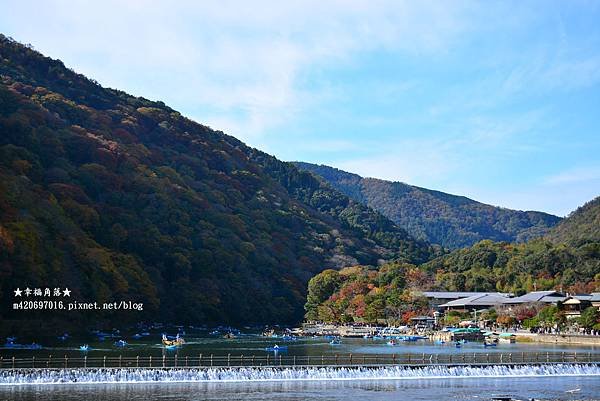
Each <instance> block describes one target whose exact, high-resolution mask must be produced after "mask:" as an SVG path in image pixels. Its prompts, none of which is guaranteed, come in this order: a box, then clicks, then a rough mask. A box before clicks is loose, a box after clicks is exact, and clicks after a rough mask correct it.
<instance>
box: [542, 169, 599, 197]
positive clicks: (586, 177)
mask: <svg viewBox="0 0 600 401" xmlns="http://www.w3.org/2000/svg"><path fill="white" fill-rule="evenodd" d="M580 182H588V183H589V184H590V185H592V186H593V187H595V188H596V190H597V191H598V194H600V165H593V166H579V167H573V168H569V169H566V170H564V171H561V172H560V173H558V174H554V175H551V176H549V177H546V178H545V180H544V183H545V184H547V185H560V184H569V183H580Z"/></svg>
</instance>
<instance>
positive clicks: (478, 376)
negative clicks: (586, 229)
mask: <svg viewBox="0 0 600 401" xmlns="http://www.w3.org/2000/svg"><path fill="white" fill-rule="evenodd" d="M125 339H126V340H127V341H128V342H129V345H128V346H127V347H125V348H118V347H115V346H114V345H113V344H112V342H113V341H114V339H111V340H109V339H107V340H105V341H97V340H94V339H92V338H80V339H69V340H67V341H59V340H56V338H48V339H45V340H43V341H39V342H38V343H41V344H42V345H43V346H44V348H43V349H41V350H15V349H0V356H2V357H3V358H5V361H6V360H7V359H8V358H11V357H12V356H16V357H17V358H27V357H31V356H36V358H44V357H47V356H48V355H54V356H55V357H59V356H62V355H68V356H69V357H71V356H73V357H76V356H82V355H83V354H84V353H82V352H80V351H79V349H78V347H79V345H81V344H83V343H88V344H89V345H90V346H91V347H92V350H91V351H89V352H87V353H86V354H85V355H88V356H89V357H98V356H104V355H108V356H113V357H114V356H118V355H123V357H126V356H135V355H140V356H148V355H153V356H160V355H162V354H164V353H165V352H168V353H169V355H174V353H177V355H178V356H179V357H180V358H183V357H185V356H188V355H189V356H190V357H193V356H197V355H198V354H199V353H202V354H204V355H208V354H214V355H227V354H231V355H240V354H244V355H247V356H248V355H257V356H258V355H265V354H267V353H268V352H267V351H265V347H269V346H273V345H275V344H279V345H282V344H283V345H287V346H288V351H287V353H288V355H299V356H300V355H311V356H312V355H332V354H343V353H352V354H355V355H360V354H367V355H368V354H391V353H395V354H399V355H400V354H405V353H411V354H420V353H426V354H430V353H438V354H444V353H452V354H460V353H468V354H473V353H483V352H485V353H494V352H515V353H517V352H562V351H564V352H575V351H576V352H578V353H579V352H581V353H584V354H587V353H592V354H597V353H600V348H599V347H592V346H565V345H554V344H536V343H517V344H501V345H499V346H498V347H497V348H492V349H490V348H483V346H482V345H481V343H468V344H465V345H464V346H463V347H462V348H455V347H453V346H448V345H435V344H433V343H431V342H429V341H418V342H407V343H403V342H401V343H400V344H399V345H398V346H388V345H387V344H386V341H385V340H371V339H369V340H367V339H344V340H343V343H342V344H341V345H337V346H332V345H330V344H329V342H328V340H327V339H324V338H305V339H299V340H297V341H286V342H284V341H282V340H281V339H274V338H264V337H259V336H243V337H240V338H236V339H230V340H227V339H223V338H220V337H210V336H206V335H205V334H204V335H202V334H199V335H196V336H195V335H193V334H188V335H187V336H186V341H187V343H186V345H185V346H184V347H182V348H181V349H178V350H177V351H165V350H164V348H163V347H161V345H160V335H159V334H158V333H153V334H152V335H151V336H149V337H146V338H143V339H141V340H132V339H128V338H125ZM452 369H454V370H452ZM456 369H458V370H456ZM461 369H462V370H461ZM477 369H479V370H477ZM511 369H513V370H511ZM514 369H517V370H514ZM110 372H112V373H110ZM110 372H107V371H102V370H97V371H82V370H76V369H75V370H70V371H69V373H68V376H65V377H59V378H57V377H55V376H54V377H53V376H45V377H41V376H39V374H37V373H36V374H37V375H38V376H35V375H34V376H28V377H25V378H23V377H20V378H19V377H18V378H15V377H13V378H11V377H8V378H7V377H6V376H0V400H31V401H33V400H40V401H51V400H52V401H54V400H66V401H69V400H88V401H103V400H127V401H135V400H154V399H156V400H168V401H188V400H189V401H191V400H260V401H271V400H354V399H357V400H411V401H413V400H446V399H447V400H491V399H492V398H493V397H511V398H513V399H522V400H525V399H527V400H530V399H540V400H600V367H595V366H593V367H585V366H564V365H551V366H544V367H536V366H524V367H517V368H510V367H495V368H467V367H462V368H461V367H457V368H448V367H443V368H431V369H429V370H427V368H420V369H404V368H395V367H383V368H380V369H379V370H373V369H371V370H356V369H354V370H352V369H350V370H344V369H330V370H328V369H319V368H311V369H305V370H290V371H282V370H273V369H262V370H261V369H248V370H246V371H244V370H242V371H240V370H239V369H231V370H228V369H220V370H218V369H214V370H210V369H204V370H198V371H196V370H169V371H167V370H165V371H162V370H160V369H159V370H155V371H154V373H153V376H143V374H144V373H140V372H137V373H135V371H129V370H127V369H123V370H122V371H118V370H117V371H110ZM115 372H117V373H116V374H117V377H116V378H115ZM119 372H120V373H119ZM161 372H162V373H161ZM119 375H120V376H119ZM136 375H137V376H136ZM140 375H142V376H140ZM11 380H12V382H11ZM111 381H112V382H113V383H106V382H111ZM61 382H62V383H61ZM64 382H71V383H70V384H65V383H64ZM98 382H103V383H98ZM119 382H120V383H119ZM123 382H127V383H123ZM16 383H21V384H16ZM42 383H53V384H42ZM82 383H86V384H82Z"/></svg>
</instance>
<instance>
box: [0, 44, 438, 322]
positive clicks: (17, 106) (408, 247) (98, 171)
mask: <svg viewBox="0 0 600 401" xmlns="http://www.w3.org/2000/svg"><path fill="white" fill-rule="evenodd" d="M436 252H438V251H437V250H436V249H434V248H433V247H431V246H430V245H429V244H428V243H426V242H424V241H421V240H415V239H414V238H412V237H411V236H410V235H409V234H408V233H407V232H406V231H405V230H403V229H402V228H399V227H398V226H397V225H395V224H394V223H393V222H392V221H390V220H389V219H387V218H386V217H384V216H383V215H382V214H380V213H378V212H375V211H374V210H372V209H370V208H369V207H367V206H365V205H363V204H361V203H359V202H356V201H354V200H352V199H349V198H348V197H347V196H346V195H344V194H342V193H340V192H339V191H337V190H335V189H332V188H331V187H330V186H329V185H328V184H326V183H324V182H322V181H320V180H317V179H316V178H315V177H314V176H313V175H312V174H310V173H307V172H304V171H299V170H298V169H297V168H296V167H295V166H294V165H292V164H290V163H285V162H282V161H279V160H277V159H276V158H274V157H272V156H270V155H267V154H265V153H263V152H260V151H258V150H256V149H253V148H250V147H248V146H246V145H245V144H244V143H242V142H240V141H239V140H237V139H235V138H233V137H231V136H228V135H225V134H223V133H222V132H220V131H214V130H212V129H210V128H208V127H206V126H203V125H200V124H198V123H195V122H193V121H191V120H189V119H187V118H185V117H183V116H181V115H180V114H179V113H178V112H177V111H175V110H173V109H171V108H169V107H167V106H165V105H164V104H163V103H162V102H154V101H149V100H147V99H143V98H136V97H133V96H130V95H127V94H126V93H124V92H121V91H118V90H112V89H106V88H103V87H101V86H100V85H98V84H97V83H96V82H94V81H92V80H89V79H88V78H86V77H84V76H82V75H80V74H77V73H75V72H73V71H72V70H70V69H68V68H66V67H65V66H64V65H63V63H62V62H60V61H58V60H52V59H50V58H47V57H44V56H43V55H41V54H40V53H38V52H36V51H34V50H32V49H31V48H28V47H25V46H23V45H21V44H19V43H17V42H15V41H13V40H12V39H9V38H6V37H4V36H2V35H0V277H1V280H0V302H1V303H2V305H3V306H2V308H7V305H12V302H13V300H14V297H13V290H14V289H15V288H17V287H22V288H24V287H31V288H38V287H39V288H44V287H49V288H53V287H61V288H64V287H69V288H70V289H72V291H73V294H72V299H75V300H78V301H84V302H94V301H97V302H99V303H100V302H108V301H120V300H131V301H137V302H143V303H144V311H143V312H129V313H126V312H114V311H111V312H110V313H108V312H107V313H101V312H99V313H94V312H91V311H90V312H87V311H86V313H85V314H81V316H80V317H81V318H82V319H91V320H93V319H100V318H105V319H118V320H120V321H125V320H141V319H152V320H164V321H171V322H174V321H179V322H194V323H201V322H225V323H235V324H241V323H275V322H276V323H290V322H297V321H298V320H300V319H301V318H302V315H303V313H304V311H303V304H304V301H305V291H306V284H307V282H308V280H309V279H310V277H311V276H313V275H314V274H316V273H318V272H320V271H322V270H323V269H326V268H341V267H344V266H350V265H355V264H358V263H360V264H369V265H377V264H379V263H382V262H383V261H385V260H394V259H399V260H404V261H407V262H412V263H421V262H424V261H426V260H429V259H430V258H431V257H432V256H434V255H435V254H436ZM18 312H21V311H18ZM60 314H61V312H56V313H48V312H45V313H36V312H35V311H29V313H28V314H23V313H17V312H14V311H12V310H7V309H1V310H0V320H1V319H2V318H5V319H14V318H23V317H25V318H34V317H37V318H41V317H44V318H45V319H46V318H48V317H52V316H57V315H60ZM62 316H63V318H64V319H68V320H74V319H75V320H76V318H75V316H78V315H76V314H75V313H74V312H68V313H67V312H64V313H63V314H62ZM0 326H2V324H1V323H0ZM110 327H112V326H110Z"/></svg>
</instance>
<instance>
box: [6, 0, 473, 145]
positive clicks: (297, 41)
mask: <svg viewBox="0 0 600 401" xmlns="http://www.w3.org/2000/svg"><path fill="white" fill-rule="evenodd" d="M469 7H470V6H469V3H467V2H453V3H452V4H444V3H439V2H412V1H331V2H322V1H316V0H315V1H302V2H293V1H292V2H279V3H277V2H272V1H258V2H244V1H225V2H215V3H211V2H195V1H181V2H167V1H154V2H145V1H127V2H122V1H116V0H113V1H82V2H70V1H64V0H55V1H46V2H42V3H40V2H37V1H22V0H19V1H13V2H12V4H11V5H10V6H8V5H5V7H4V8H5V9H9V10H11V16H10V21H9V23H10V22H11V21H12V26H11V27H10V30H11V31H12V32H14V36H15V38H16V39H17V40H21V41H25V42H32V43H33V44H34V46H36V47H37V48H39V49H40V50H42V51H43V52H47V53H49V54H50V55H52V56H53V57H59V58H61V59H63V60H65V62H66V64H67V65H69V66H72V67H74V68H76V69H78V70H80V71H82V72H83V73H85V74H87V75H89V76H92V77H94V78H96V79H97V80H98V81H100V82H101V83H103V84H105V85H109V86H112V87H118V88H121V89H125V90H128V91H131V92H134V93H135V94H137V95H142V96H146V97H151V98H156V99H161V100H165V101H167V102H168V103H169V104H171V105H172V106H174V107H177V108H179V109H184V110H194V111H193V114H192V117H195V118H196V119H198V120H201V121H206V122H208V124H210V125H215V127H216V124H217V123H219V124H223V128H228V129H230V130H231V131H230V132H229V133H231V134H233V135H236V136H240V137H241V139H246V140H251V142H253V139H258V138H260V137H261V136H262V135H263V134H264V133H265V132H266V131H267V129H268V128H271V127H273V126H278V125H279V124H281V122H282V121H289V120H290V119H293V117H294V116H295V115H296V114H297V113H298V112H300V111H302V110H304V109H306V108H307V107H309V106H310V105H311V104H313V103H312V102H315V101H318V97H319V96H318V95H317V96H315V97H314V98H313V96H312V95H307V94H306V93H303V88H302V79H303V74H304V73H306V71H308V70H309V69H319V68H326V67H327V66H329V65H331V64H332V63H336V62H339V61H340V60H348V59H349V58H352V57H354V56H356V55H357V54H359V53H360V52H364V51H369V50H372V49H377V48H385V49H388V50H398V51H406V52H412V53H421V54H422V53H427V52H441V51H444V50H445V49H446V48H447V46H448V44H449V43H450V42H451V41H452V40H453V38H455V37H456V36H457V35H459V34H460V33H461V32H462V31H463V30H464V29H465V25H464V23H463V19H461V18H460V17H461V16H462V15H464V14H465V12H468V10H469ZM12 32H11V33H12ZM99 61H101V63H100V62H99ZM313 91H314V88H313ZM190 105H192V106H190Z"/></svg>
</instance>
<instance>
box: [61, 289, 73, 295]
mask: <svg viewBox="0 0 600 401" xmlns="http://www.w3.org/2000/svg"><path fill="white" fill-rule="evenodd" d="M70 296H71V290H70V289H68V288H65V290H64V291H63V297H70Z"/></svg>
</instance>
